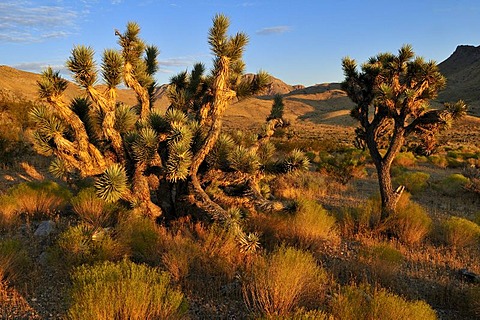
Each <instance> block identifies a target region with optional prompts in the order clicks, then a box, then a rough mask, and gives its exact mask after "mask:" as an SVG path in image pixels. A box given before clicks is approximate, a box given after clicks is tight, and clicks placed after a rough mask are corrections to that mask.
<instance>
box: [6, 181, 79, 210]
mask: <svg viewBox="0 0 480 320" xmlns="http://www.w3.org/2000/svg"><path fill="white" fill-rule="evenodd" d="M8 195H9V196H10V197H12V199H13V201H14V202H15V203H16V208H15V211H17V212H19V213H26V214H28V215H30V216H34V215H40V216H50V215H52V214H54V213H55V212H56V211H58V210H61V209H63V208H64V207H65V205H66V204H67V202H68V200H69V199H70V198H71V193H70V191H68V190H67V189H66V188H64V187H62V186H60V185H59V184H58V183H56V182H53V181H48V180H44V181H32V182H25V183H21V184H19V185H16V186H14V187H13V188H11V189H9V190H8Z"/></svg>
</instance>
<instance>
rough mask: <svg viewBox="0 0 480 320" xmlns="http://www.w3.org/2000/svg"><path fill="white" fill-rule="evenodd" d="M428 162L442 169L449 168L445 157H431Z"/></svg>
mask: <svg viewBox="0 0 480 320" xmlns="http://www.w3.org/2000/svg"><path fill="white" fill-rule="evenodd" d="M428 161H430V163H432V164H433V165H435V166H437V167H440V168H446V167H447V166H448V160H447V158H446V157H445V156H443V155H433V156H429V157H428Z"/></svg>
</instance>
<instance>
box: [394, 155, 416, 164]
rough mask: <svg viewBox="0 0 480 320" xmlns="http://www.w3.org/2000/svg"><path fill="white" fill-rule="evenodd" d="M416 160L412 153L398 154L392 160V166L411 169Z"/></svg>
mask: <svg viewBox="0 0 480 320" xmlns="http://www.w3.org/2000/svg"><path fill="white" fill-rule="evenodd" d="M416 162H417V160H416V159H415V155H414V154H413V153H412V152H400V153H398V154H397V155H396V156H395V159H393V164H394V165H396V166H402V167H413V166H414V165H415V164H416Z"/></svg>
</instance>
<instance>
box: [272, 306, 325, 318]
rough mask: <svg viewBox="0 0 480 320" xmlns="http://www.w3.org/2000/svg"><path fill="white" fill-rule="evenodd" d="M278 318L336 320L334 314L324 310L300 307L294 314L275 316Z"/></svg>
mask: <svg viewBox="0 0 480 320" xmlns="http://www.w3.org/2000/svg"><path fill="white" fill-rule="evenodd" d="M275 319H276V320H334V318H333V316H332V315H329V314H328V313H326V312H325V311H322V310H306V309H304V308H299V309H297V310H295V312H293V314H291V315H288V316H283V317H275Z"/></svg>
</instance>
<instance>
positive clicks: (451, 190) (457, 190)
mask: <svg viewBox="0 0 480 320" xmlns="http://www.w3.org/2000/svg"><path fill="white" fill-rule="evenodd" d="M468 182H469V180H468V178H466V177H465V176H464V175H462V174H459V173H454V174H451V175H449V176H448V177H446V178H445V179H443V180H442V181H440V182H439V183H438V184H437V189H438V190H439V191H440V192H441V193H442V194H444V195H446V196H452V197H455V196H458V195H459V194H462V193H463V192H464V190H465V189H464V188H465V186H466V185H467V184H468Z"/></svg>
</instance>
